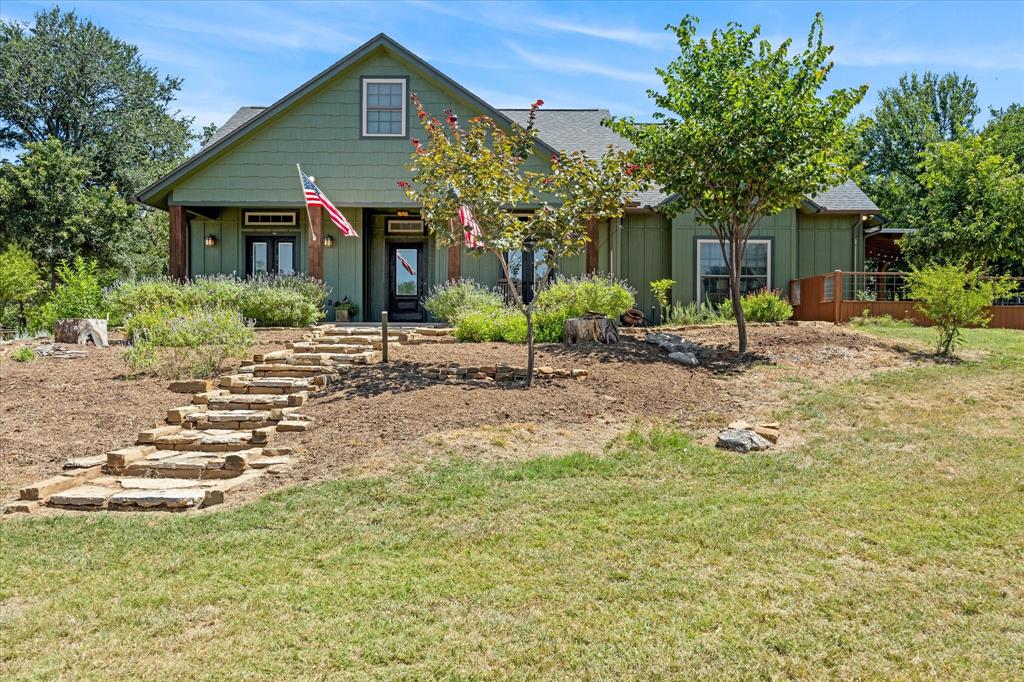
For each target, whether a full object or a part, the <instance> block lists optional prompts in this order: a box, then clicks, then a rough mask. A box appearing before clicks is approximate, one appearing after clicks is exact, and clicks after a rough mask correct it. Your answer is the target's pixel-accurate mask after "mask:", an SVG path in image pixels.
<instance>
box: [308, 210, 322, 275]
mask: <svg viewBox="0 0 1024 682" xmlns="http://www.w3.org/2000/svg"><path fill="white" fill-rule="evenodd" d="M309 227H310V231H311V232H312V234H310V236H309V241H308V242H307V249H306V255H307V263H306V275H307V276H309V277H312V278H313V279H319V280H323V278H324V212H323V209H322V208H321V207H319V206H311V207H310V208H309Z"/></svg>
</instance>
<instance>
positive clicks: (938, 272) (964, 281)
mask: <svg viewBox="0 0 1024 682" xmlns="http://www.w3.org/2000/svg"><path fill="white" fill-rule="evenodd" d="M907 284H908V285H909V293H910V297H911V298H912V299H914V300H916V301H917V306H916V307H917V309H918V310H920V311H921V312H922V313H923V314H924V315H927V316H928V319H930V320H931V321H932V322H934V323H935V328H936V329H937V330H938V334H939V338H938V342H937V344H936V352H937V353H938V354H939V355H951V354H953V353H954V352H955V351H956V348H957V346H959V345H961V344H962V343H963V334H962V333H961V332H960V330H961V329H962V328H963V327H984V326H986V325H987V324H988V322H989V320H990V319H991V318H990V316H989V315H988V314H986V313H985V308H986V307H988V306H990V305H992V304H993V303H994V302H995V300H996V299H999V298H1005V297H1008V296H1009V295H1010V294H1012V293H1013V292H1014V291H1016V288H1017V287H1016V285H1015V284H1014V283H1013V282H1012V281H1011V280H1010V279H1009V278H1006V277H1002V278H996V279H983V278H982V275H981V273H980V272H978V271H977V270H968V269H966V268H965V267H963V266H962V265H941V266H932V267H927V268H922V269H914V270H913V271H912V272H911V273H910V274H909V275H907Z"/></svg>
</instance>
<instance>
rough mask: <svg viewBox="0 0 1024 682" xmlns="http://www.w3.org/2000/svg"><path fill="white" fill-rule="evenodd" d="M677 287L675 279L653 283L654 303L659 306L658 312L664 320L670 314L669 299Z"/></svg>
mask: <svg viewBox="0 0 1024 682" xmlns="http://www.w3.org/2000/svg"><path fill="white" fill-rule="evenodd" d="M675 285H676V282H675V280H674V279H656V280H654V281H653V282H651V293H652V294H653V295H654V302H655V303H657V304H658V312H659V313H661V316H662V318H664V317H665V316H666V313H667V312H668V311H667V308H668V303H669V301H668V297H669V294H670V293H672V287H674V286H675Z"/></svg>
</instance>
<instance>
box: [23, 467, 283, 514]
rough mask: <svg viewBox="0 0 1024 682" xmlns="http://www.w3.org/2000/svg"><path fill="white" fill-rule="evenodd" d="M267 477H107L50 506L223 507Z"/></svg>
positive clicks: (89, 508) (65, 494) (251, 472)
mask: <svg viewBox="0 0 1024 682" xmlns="http://www.w3.org/2000/svg"><path fill="white" fill-rule="evenodd" d="M265 474H266V470H265V469H260V470H257V469H250V470H247V471H244V472H236V473H235V475H233V476H232V477H230V478H220V479H196V478H180V477H179V478H174V477H167V478H151V477H133V476H104V477H101V478H97V479H95V480H94V481H91V482H89V483H88V484H85V485H80V486H75V487H73V488H69V489H68V490H65V491H62V492H61V493H58V494H56V495H53V496H52V497H50V498H49V500H48V501H47V503H46V504H47V506H50V507H56V508H60V509H68V510H77V511H95V510H100V509H110V510H111V511H144V510H155V511H181V510H186V509H194V508H196V507H209V506H212V505H215V504H222V503H223V502H224V500H225V495H226V493H228V492H229V491H231V490H236V489H238V488H240V487H242V486H244V485H246V484H248V483H250V482H252V481H253V480H254V479H257V478H259V477H260V476H264V475H265ZM36 504H38V503H36V502H28V503H21V504H20V505H19V504H16V503H14V504H11V505H8V507H10V508H11V510H12V511H32V509H30V508H26V509H22V507H24V506H27V505H36Z"/></svg>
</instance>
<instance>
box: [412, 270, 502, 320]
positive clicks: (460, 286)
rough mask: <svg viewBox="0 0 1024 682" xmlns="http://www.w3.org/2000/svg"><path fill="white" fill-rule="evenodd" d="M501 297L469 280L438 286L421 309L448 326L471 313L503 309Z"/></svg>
mask: <svg viewBox="0 0 1024 682" xmlns="http://www.w3.org/2000/svg"><path fill="white" fill-rule="evenodd" d="M504 305H505V304H504V301H503V300H502V298H501V295H500V294H499V293H498V292H497V291H495V290H494V289H488V288H487V287H484V286H481V285H480V284H477V283H476V282H474V281H473V280H471V279H463V280H459V281H455V282H446V283H445V284H438V285H436V286H434V288H432V289H431V290H430V295H429V296H427V298H426V299H425V300H424V301H423V307H424V308H426V309H427V312H428V313H430V315H431V316H432V317H435V318H437V319H439V320H443V321H444V322H447V323H449V324H456V323H457V322H458V321H459V319H460V318H461V317H462V316H463V315H466V314H468V313H471V312H481V311H484V310H490V311H497V310H500V309H501V308H503V307H504Z"/></svg>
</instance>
